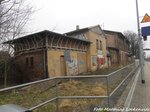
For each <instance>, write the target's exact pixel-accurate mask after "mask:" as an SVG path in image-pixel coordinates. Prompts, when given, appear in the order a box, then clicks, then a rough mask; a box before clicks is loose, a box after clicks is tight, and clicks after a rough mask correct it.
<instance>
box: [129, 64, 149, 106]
mask: <svg viewBox="0 0 150 112" xmlns="http://www.w3.org/2000/svg"><path fill="white" fill-rule="evenodd" d="M144 72H145V73H144V77H145V84H142V83H141V76H140V75H139V78H138V82H137V85H136V87H135V91H134V94H133V97H132V101H131V105H130V108H141V109H145V108H149V109H150V63H149V62H145V67H144Z"/></svg>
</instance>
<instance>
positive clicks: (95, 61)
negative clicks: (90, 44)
mask: <svg viewBox="0 0 150 112" xmlns="http://www.w3.org/2000/svg"><path fill="white" fill-rule="evenodd" d="M92 65H93V66H97V56H92Z"/></svg>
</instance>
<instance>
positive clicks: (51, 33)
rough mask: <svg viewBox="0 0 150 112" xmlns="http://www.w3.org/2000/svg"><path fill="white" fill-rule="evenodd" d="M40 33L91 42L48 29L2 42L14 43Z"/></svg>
mask: <svg viewBox="0 0 150 112" xmlns="http://www.w3.org/2000/svg"><path fill="white" fill-rule="evenodd" d="M40 35H42V36H43V35H44V36H46V35H51V36H53V35H56V36H61V37H65V38H71V39H74V40H79V41H83V42H86V43H91V42H89V41H87V40H82V39H78V38H74V37H70V36H67V35H65V34H59V33H56V32H52V31H49V30H43V31H40V32H37V33H32V34H29V35H26V36H23V37H19V38H16V39H14V40H10V41H6V42H4V44H10V43H11V44H14V43H17V42H18V41H21V40H23V39H29V38H32V37H34V36H40ZM44 36H43V37H44Z"/></svg>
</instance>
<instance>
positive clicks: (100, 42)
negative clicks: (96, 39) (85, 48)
mask: <svg viewBox="0 0 150 112" xmlns="http://www.w3.org/2000/svg"><path fill="white" fill-rule="evenodd" d="M102 46H103V45H102V41H100V49H101V50H102Z"/></svg>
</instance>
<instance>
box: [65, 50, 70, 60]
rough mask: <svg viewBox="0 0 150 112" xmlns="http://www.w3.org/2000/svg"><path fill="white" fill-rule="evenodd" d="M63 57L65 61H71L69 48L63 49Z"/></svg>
mask: <svg viewBox="0 0 150 112" xmlns="http://www.w3.org/2000/svg"><path fill="white" fill-rule="evenodd" d="M64 58H65V61H71V56H70V51H69V50H65V51H64Z"/></svg>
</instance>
